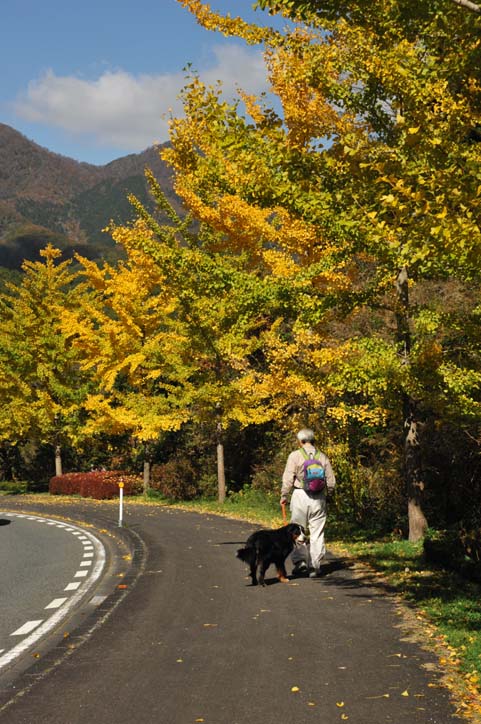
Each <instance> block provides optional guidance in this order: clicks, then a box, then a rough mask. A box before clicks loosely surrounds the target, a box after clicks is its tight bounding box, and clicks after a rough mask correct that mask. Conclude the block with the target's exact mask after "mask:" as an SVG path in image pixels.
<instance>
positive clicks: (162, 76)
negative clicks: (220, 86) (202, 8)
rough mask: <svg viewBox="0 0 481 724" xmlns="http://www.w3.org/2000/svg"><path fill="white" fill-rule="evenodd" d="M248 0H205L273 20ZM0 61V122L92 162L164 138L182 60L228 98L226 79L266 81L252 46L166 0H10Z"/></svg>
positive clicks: (255, 88) (251, 87)
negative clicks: (217, 84)
mask: <svg viewBox="0 0 481 724" xmlns="http://www.w3.org/2000/svg"><path fill="white" fill-rule="evenodd" d="M252 4H253V0H210V5H211V7H212V8H214V9H215V10H218V11H220V12H223V13H226V12H230V13H231V15H241V16H242V17H244V18H245V19H247V20H255V21H256V22H258V23H260V24H271V23H272V22H273V20H272V18H270V17H269V16H268V15H267V14H266V13H264V12H262V11H253V10H252ZM280 24H282V21H281V20H278V21H277V25H278V26H279V25H280ZM0 60H1V67H2V69H3V72H2V83H1V87H0V122H1V123H6V124H8V125H10V126H13V127H14V128H16V129H17V130H18V131H20V132H21V133H23V134H24V135H25V136H27V137H28V138H30V139H31V140H33V141H35V142H36V143H38V144H40V145H41V146H44V147H46V148H48V149H50V150H51V151H54V152H56V153H61V154H63V155H65V156H71V157H72V158H75V159H77V160H79V161H87V162H89V163H95V164H104V163H108V162H109V161H111V160H113V159H114V158H118V157H120V156H123V155H126V154H128V153H135V152H138V151H141V150H143V149H145V148H147V147H148V146H150V145H152V144H153V143H155V142H159V141H160V142H162V141H165V140H167V137H168V136H167V122H166V115H167V114H168V111H169V108H173V109H174V112H175V113H176V114H178V113H180V112H181V107H180V105H179V102H178V100H177V96H178V94H179V91H180V89H181V88H182V86H183V84H184V77H185V76H184V72H183V68H184V67H185V66H186V64H187V63H192V65H193V67H194V68H195V69H196V70H197V71H199V73H200V75H201V77H202V78H203V79H205V80H206V81H207V82H214V81H215V80H217V79H222V80H223V82H224V88H225V94H226V95H227V96H228V97H229V98H230V97H233V96H234V94H235V86H236V84H238V85H240V86H242V87H243V88H245V89H246V90H248V91H250V92H261V91H263V90H266V78H265V69H264V63H263V60H262V56H261V52H260V50H259V49H256V48H251V47H248V46H246V45H245V44H243V43H242V41H240V40H238V39H232V38H224V36H222V35H220V34H217V33H212V32H209V31H207V30H204V29H203V28H201V27H200V26H199V25H197V23H196V21H195V18H194V17H193V16H192V15H191V14H190V13H189V12H188V11H187V10H185V9H184V8H182V7H181V6H180V5H179V4H178V3H177V2H176V0H137V1H136V2H133V1H132V0H81V1H79V0H75V1H73V0H41V1H40V0H10V1H9V2H6V3H5V5H4V6H3V7H2V25H1V28H0Z"/></svg>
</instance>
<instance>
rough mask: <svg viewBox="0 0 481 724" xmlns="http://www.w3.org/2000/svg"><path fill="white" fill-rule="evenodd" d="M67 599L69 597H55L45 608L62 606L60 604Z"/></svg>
mask: <svg viewBox="0 0 481 724" xmlns="http://www.w3.org/2000/svg"><path fill="white" fill-rule="evenodd" d="M65 601H68V598H54V599H53V601H51V602H50V603H49V604H48V606H45V608H60V606H63V604H64V603H65Z"/></svg>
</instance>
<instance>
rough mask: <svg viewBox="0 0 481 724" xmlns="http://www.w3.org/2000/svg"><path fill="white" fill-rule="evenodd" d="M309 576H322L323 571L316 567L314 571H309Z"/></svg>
mask: <svg viewBox="0 0 481 724" xmlns="http://www.w3.org/2000/svg"><path fill="white" fill-rule="evenodd" d="M309 578H322V571H321V569H320V568H314V570H312V571H311V572H310V573H309Z"/></svg>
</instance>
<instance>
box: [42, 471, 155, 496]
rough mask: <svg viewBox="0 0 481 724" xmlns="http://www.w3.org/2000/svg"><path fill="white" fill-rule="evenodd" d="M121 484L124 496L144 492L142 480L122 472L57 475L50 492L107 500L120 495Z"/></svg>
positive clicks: (51, 482)
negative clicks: (121, 484) (121, 483)
mask: <svg viewBox="0 0 481 724" xmlns="http://www.w3.org/2000/svg"><path fill="white" fill-rule="evenodd" d="M120 482H123V483H124V495H137V494H139V493H140V492H142V480H141V478H140V477H139V476H137V475H131V474H130V473H125V472H123V471H122V470H109V471H101V470H98V471H97V470H96V471H94V472H90V473H65V475H55V476H54V477H53V478H51V480H50V484H49V492H50V494H51V495H80V496H82V498H95V499H96V500H107V499H110V498H116V497H117V496H118V495H119V483H120Z"/></svg>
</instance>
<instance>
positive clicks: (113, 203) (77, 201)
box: [0, 123, 179, 269]
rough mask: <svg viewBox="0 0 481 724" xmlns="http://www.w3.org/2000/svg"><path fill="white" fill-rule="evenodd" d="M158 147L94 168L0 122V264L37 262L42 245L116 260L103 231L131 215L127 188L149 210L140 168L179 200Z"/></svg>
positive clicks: (15, 265) (112, 245)
mask: <svg viewBox="0 0 481 724" xmlns="http://www.w3.org/2000/svg"><path fill="white" fill-rule="evenodd" d="M161 148H162V147H161V146H160V147H151V148H148V149H147V150H145V151H143V152H142V153H138V154H130V155H128V156H124V157H122V158H119V159H117V160H115V161H111V162H110V163H108V164H106V165H105V166H95V165H92V164H88V163H80V162H78V161H75V160H74V159H72V158H67V157H65V156H60V155H59V154H56V153H52V152H51V151H49V150H47V149H46V148H42V147H41V146H39V145H37V144H36V143H34V142H33V141H30V140H29V139H28V138H26V137H25V136H23V135H22V134H21V133H19V132H18V131H16V130H15V129H14V128H11V127H10V126H6V125H4V124H1V123H0V267H6V268H9V269H18V268H20V266H21V264H22V261H23V260H24V259H31V260H35V259H38V258H39V257H38V251H39V250H40V249H42V248H43V247H44V246H45V245H46V244H47V243H48V242H51V243H52V244H54V245H55V246H57V247H58V248H60V249H62V250H63V251H64V253H65V255H66V256H71V255H72V254H73V253H74V252H75V251H78V252H79V253H81V254H83V255H84V256H87V257H89V258H105V257H107V258H115V257H116V256H117V255H118V253H119V252H118V249H117V247H116V245H115V243H114V242H113V241H112V239H111V238H110V236H109V235H108V234H107V233H105V232H103V231H102V229H103V228H105V226H107V224H108V223H109V221H110V220H111V219H113V220H114V221H116V222H119V223H125V222H126V221H128V220H129V219H132V218H133V217H134V211H133V209H132V206H131V205H130V203H129V202H128V200H127V194H129V193H133V194H135V196H137V197H138V198H139V199H140V200H141V201H142V203H144V204H145V205H146V206H147V207H149V208H152V200H151V198H150V196H149V193H148V189H147V184H146V181H145V176H144V169H145V168H146V167H148V168H150V169H151V170H152V171H153V173H154V175H155V177H156V178H157V180H158V182H159V184H160V186H161V188H162V189H163V191H164V192H165V194H166V195H167V197H168V198H169V199H170V201H171V202H172V203H173V204H174V205H175V206H177V207H178V205H179V202H178V199H177V197H176V196H175V194H174V192H173V189H172V177H171V173H170V170H169V169H168V167H167V166H166V164H165V163H164V162H163V161H162V160H161V158H160V156H159V151H160V150H161Z"/></svg>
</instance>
